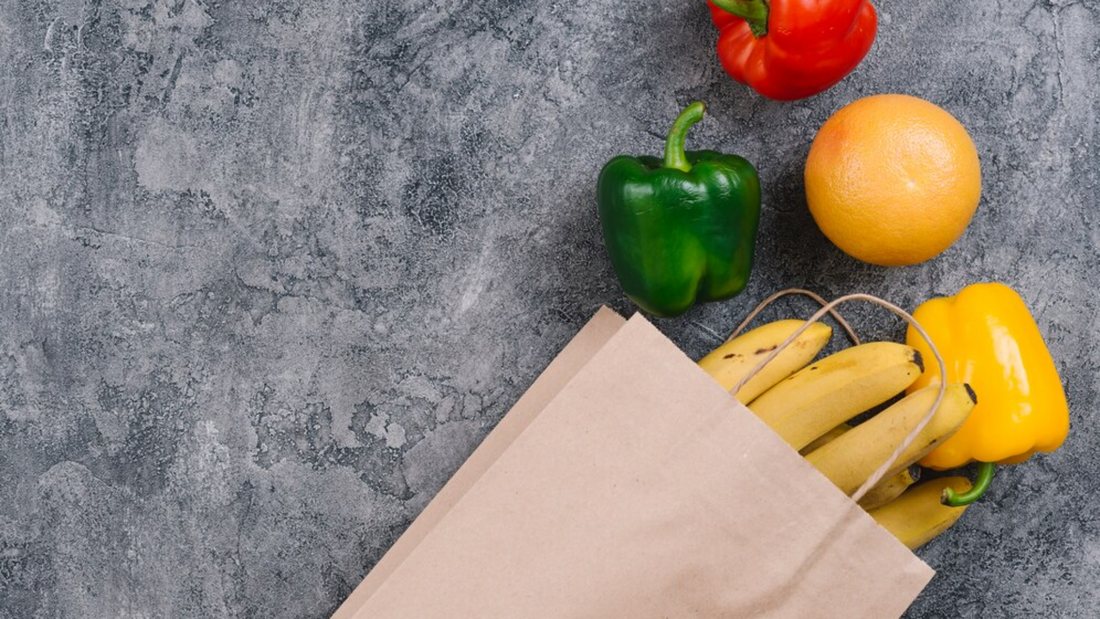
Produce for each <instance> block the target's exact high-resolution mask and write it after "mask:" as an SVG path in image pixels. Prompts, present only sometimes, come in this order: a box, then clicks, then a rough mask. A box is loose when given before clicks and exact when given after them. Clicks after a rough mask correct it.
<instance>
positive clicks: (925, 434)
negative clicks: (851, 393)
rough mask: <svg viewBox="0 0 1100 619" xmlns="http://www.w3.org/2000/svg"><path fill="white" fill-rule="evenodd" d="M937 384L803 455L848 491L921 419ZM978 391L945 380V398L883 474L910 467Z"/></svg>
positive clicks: (958, 420)
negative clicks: (887, 471)
mask: <svg viewBox="0 0 1100 619" xmlns="http://www.w3.org/2000/svg"><path fill="white" fill-rule="evenodd" d="M938 388H939V386H938V385H933V386H931V387H925V388H924V389H921V390H920V391H916V392H913V393H912V394H910V395H909V396H907V397H905V398H904V399H902V400H901V401H899V402H897V403H896V404H894V405H893V406H891V407H890V408H887V409H886V410H884V411H882V412H881V413H879V414H877V415H875V416H874V417H872V418H871V419H869V420H867V421H866V422H864V423H861V424H859V425H858V426H856V427H854V428H852V429H851V430H849V431H848V432H845V433H844V435H843V436H841V437H839V438H837V439H835V440H833V441H832V442H830V443H828V444H826V445H824V446H823V447H821V448H819V449H816V450H814V451H813V452H812V453H810V454H809V455H807V456H806V460H807V461H808V462H809V463H810V464H812V465H814V467H816V468H817V470H819V471H821V473H822V474H823V475H825V477H828V478H829V479H830V480H832V482H833V483H834V484H836V485H837V487H838V488H840V489H841V491H843V492H844V494H851V493H852V492H854V491H855V490H856V489H857V488H859V486H861V485H862V484H863V482H864V481H866V480H867V478H868V477H870V476H871V475H872V474H873V473H874V472H875V470H876V469H878V467H879V466H880V465H881V464H882V463H883V462H885V461H886V459H887V458H889V457H890V456H891V455H892V454H893V453H894V450H895V449H897V446H898V445H900V444H901V442H902V441H903V440H904V439H905V437H906V436H907V435H908V434H909V432H910V431H911V430H912V429H913V428H915V427H916V426H917V424H918V423H920V420H921V419H922V418H923V417H924V416H925V414H927V413H928V409H929V407H931V406H932V403H933V401H935V399H936V393H937V389H938ZM976 401H977V396H976V395H974V391H973V390H972V389H971V388H970V386H969V385H960V384H953V385H948V386H947V390H946V392H945V393H944V397H943V402H942V403H941V404H940V408H939V410H938V411H936V415H935V416H934V417H932V420H931V421H929V423H928V425H927V426H925V427H924V429H923V430H921V432H920V434H918V435H917V437H916V439H915V440H914V441H913V442H912V444H910V445H909V447H908V448H907V449H906V450H905V451H904V452H902V454H901V456H900V457H899V458H898V460H897V462H895V463H894V467H893V469H892V470H891V471H890V472H889V473H887V476H890V475H894V474H896V473H898V472H899V471H901V470H902V469H905V468H908V467H909V466H910V465H912V464H913V463H915V462H916V461H917V460H920V459H921V458H923V457H924V456H925V455H926V454H927V453H928V452H930V451H932V450H933V449H935V448H936V446H938V445H939V444H940V443H942V442H943V441H945V440H947V439H948V438H949V437H950V436H951V435H952V434H954V433H955V431H956V430H958V429H959V426H961V425H962V424H963V422H964V421H966V418H967V416H968V415H970V411H971V410H973V409H974V404H975V402H976Z"/></svg>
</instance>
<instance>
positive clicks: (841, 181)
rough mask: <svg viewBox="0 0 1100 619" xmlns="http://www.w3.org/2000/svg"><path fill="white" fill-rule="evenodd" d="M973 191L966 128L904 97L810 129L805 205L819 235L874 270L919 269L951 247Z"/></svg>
mask: <svg viewBox="0 0 1100 619" xmlns="http://www.w3.org/2000/svg"><path fill="white" fill-rule="evenodd" d="M981 193H982V174H981V166H980V164H979V163H978V151H977V150H976V149H975V148H974V142H973V141H972V140H971V139H970V135H969V134H968V133H967V132H966V129H965V128H964V127H963V126H962V124H960V123H959V121H958V120H956V119H955V117H954V116H952V115H951V114H950V113H948V112H947V111H946V110H944V109H943V108H940V107H938V106H936V105H935V104H933V103H929V102H928V101H925V100H923V99H918V98H917V97H910V96H907V95H875V96H873V97H867V98H864V99H860V100H858V101H855V102H853V103H850V104H848V105H846V106H844V107H843V108H841V109H840V110H839V111H838V112H837V113H835V114H833V115H832V117H831V118H829V120H827V121H825V124H824V125H822V126H821V129H820V130H818V132H817V137H815V138H814V143H813V146H811V147H810V155H809V158H808V159H807V160H806V201H807V202H808V204H809V206H810V213H811V214H812V215H813V217H814V221H816V222H817V225H818V227H820V228H821V231H822V232H824V233H825V236H827V237H829V240H830V241H832V242H833V243H835V244H836V246H837V247H839V248H840V249H842V250H844V252H845V253H847V254H848V255H850V256H852V257H854V258H858V259H860V260H863V261H865V262H870V263H872V264H878V265H882V266H900V265H906V264H916V263H918V262H924V261H925V260H928V259H929V258H932V257H934V256H936V255H938V254H940V253H941V252H943V251H944V250H945V249H947V248H948V247H950V246H951V245H952V244H953V243H954V242H955V241H956V240H958V238H959V237H960V236H962V233H963V231H964V230H966V226H967V225H968V224H969V223H970V220H971V218H973V216H974V211H975V210H976V209H977V208H978V200H979V199H980V198H981Z"/></svg>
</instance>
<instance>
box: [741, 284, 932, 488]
mask: <svg viewBox="0 0 1100 619" xmlns="http://www.w3.org/2000/svg"><path fill="white" fill-rule="evenodd" d="M789 292H791V291H786V290H785V291H783V292H782V293H778V294H777V295H772V297H774V298H772V297H769V298H768V299H767V300H766V301H765V302H764V303H763V304H761V305H766V304H767V303H770V302H771V301H773V300H775V299H776V298H779V297H780V296H783V294H788V293H789ZM801 292H802V291H799V293H801ZM810 294H811V295H813V293H810ZM813 296H816V295H813ZM819 298H820V297H819ZM848 301H868V302H870V303H874V304H875V305H878V306H880V307H885V308H886V309H888V310H890V311H892V312H894V313H895V314H897V315H898V316H901V317H902V318H903V319H904V320H905V322H907V323H909V325H910V326H912V327H913V328H914V329H916V331H917V333H919V334H920V336H921V338H923V339H924V341H925V342H926V343H927V344H928V348H929V349H930V350H931V351H932V356H933V357H935V358H936V364H937V365H938V366H939V368H940V376H941V377H943V376H947V368H946V367H945V365H944V363H943V357H942V356H940V351H939V350H938V349H937V348H936V345H935V344H933V343H932V338H930V337H928V333H927V332H926V331H925V330H924V327H922V326H920V323H918V322H917V321H916V320H915V319H914V318H913V317H912V316H911V315H910V314H909V312H906V311H905V310H903V309H901V308H900V307H898V306H896V305H894V304H893V303H890V302H889V301H885V300H883V299H880V298H878V297H876V296H873V295H869V294H848V295H844V296H842V297H839V298H837V299H834V300H833V301H831V302H829V303H825V304H824V305H823V306H822V307H821V309H819V310H818V311H817V312H816V313H814V315H813V316H810V318H809V319H807V320H806V323H805V324H803V325H802V326H801V327H799V328H798V329H797V330H796V331H795V332H794V333H793V334H791V336H790V337H788V338H787V339H786V341H784V342H783V343H782V344H780V345H779V346H776V347H775V350H773V351H771V352H770V353H769V354H768V356H767V357H764V359H763V360H762V361H761V362H760V363H759V364H757V366H756V367H754V368H753V369H752V370H750V371H749V373H748V374H746V375H745V376H744V377H743V378H741V381H740V382H738V383H737V385H735V386H734V387H733V389H731V390H730V393H737V392H739V391H740V390H741V388H742V387H744V386H745V383H747V382H749V381H750V380H752V377H753V376H756V374H757V373H758V372H759V371H760V370H761V369H762V368H763V367H764V366H765V365H767V364H769V363H771V361H772V360H773V359H775V358H776V357H777V356H779V353H781V352H783V349H785V348H786V347H787V346H790V345H791V342H794V341H795V340H797V339H798V338H799V336H801V335H802V334H803V333H804V332H805V331H806V329H808V328H809V327H810V325H811V324H813V323H815V322H817V321H819V320H821V318H822V317H824V316H825V315H826V314H829V313H832V311H833V308H835V307H836V306H838V305H840V304H841V303H847V302H848ZM760 309H762V308H761V307H758V308H757V309H756V310H754V311H753V313H751V314H749V319H750V320H751V319H752V317H754V316H755V315H756V314H757V313H759V310H760ZM835 317H836V314H834V318H835ZM746 324H748V321H747V320H746V321H745V322H743V323H742V325H741V326H740V327H738V330H737V331H734V334H736V333H738V332H739V331H740V330H741V329H743V328H744V327H745V325H746ZM845 324H846V323H845ZM731 337H732V336H731ZM857 341H858V340H857ZM939 385H940V386H939V391H938V392H937V393H936V400H935V401H934V402H932V407H931V408H930V409H928V412H927V413H926V414H925V415H924V417H922V418H921V420H920V423H918V424H917V425H916V427H914V428H913V429H912V430H911V431H910V432H909V434H908V435H907V436H906V437H905V440H903V441H902V442H901V444H900V445H898V447H897V449H895V450H894V453H892V454H890V457H889V458H887V459H886V461H885V462H883V463H882V465H881V466H879V467H878V469H876V470H875V472H874V473H873V474H872V475H871V476H870V477H869V478H867V481H865V482H863V485H862V486H860V487H859V488H858V489H856V491H855V492H854V493H853V494H852V497H851V498H852V500H853V501H859V500H860V499H862V498H863V495H865V494H867V491H868V490H870V489H871V488H874V487H875V486H876V485H878V483H879V482H880V481H882V479H883V478H884V477H886V474H887V473H889V472H890V469H891V468H892V467H893V466H894V463H896V462H897V461H898V458H899V457H901V454H902V452H903V451H905V450H906V449H908V448H909V446H910V445H912V444H913V441H915V440H917V435H919V434H920V433H921V431H922V430H924V428H925V426H927V425H928V423H929V422H930V421H932V418H933V417H935V416H936V411H938V410H939V408H940V403H941V402H943V396H944V393H945V392H946V391H947V382H946V381H944V380H942V379H941V380H940V384H939Z"/></svg>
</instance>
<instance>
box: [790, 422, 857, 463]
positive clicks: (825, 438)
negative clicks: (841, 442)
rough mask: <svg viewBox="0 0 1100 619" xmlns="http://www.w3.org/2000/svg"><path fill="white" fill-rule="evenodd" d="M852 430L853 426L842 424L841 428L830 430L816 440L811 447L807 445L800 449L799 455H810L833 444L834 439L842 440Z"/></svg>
mask: <svg viewBox="0 0 1100 619" xmlns="http://www.w3.org/2000/svg"><path fill="white" fill-rule="evenodd" d="M851 429H852V426H850V425H848V424H846V423H842V424H840V425H839V426H837V427H835V428H833V429H832V430H829V431H828V432H826V433H825V434H822V435H821V436H819V437H817V438H816V439H814V441H813V442H812V443H810V444H809V445H806V446H805V447H803V448H802V449H800V450H799V451H798V453H799V455H802V456H806V455H809V454H810V452H812V451H814V450H815V449H817V448H819V447H824V446H825V444H826V443H831V442H832V441H833V439H837V438H840V437H841V436H842V435H843V434H844V433H845V432H847V431H848V430H851Z"/></svg>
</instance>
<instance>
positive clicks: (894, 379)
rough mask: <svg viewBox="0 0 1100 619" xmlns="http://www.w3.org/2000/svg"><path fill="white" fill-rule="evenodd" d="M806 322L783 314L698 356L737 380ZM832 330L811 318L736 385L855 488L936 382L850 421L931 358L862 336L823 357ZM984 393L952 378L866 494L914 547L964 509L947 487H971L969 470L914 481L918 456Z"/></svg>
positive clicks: (838, 479)
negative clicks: (951, 503) (945, 497)
mask: <svg viewBox="0 0 1100 619" xmlns="http://www.w3.org/2000/svg"><path fill="white" fill-rule="evenodd" d="M803 324H804V323H803V321H801V320H779V321H776V322H772V323H769V324H766V325H763V326H761V327H758V328H756V329H753V330H751V331H748V332H746V333H744V334H742V335H740V336H738V337H736V338H733V339H731V340H730V341H728V342H726V343H725V344H722V345H721V346H719V347H718V348H717V349H715V350H714V351H713V352H711V353H710V354H708V355H707V356H706V357H704V358H703V359H701V360H700V361H699V366H700V367H701V368H703V370H704V371H706V372H707V373H708V374H709V375H710V376H711V377H713V378H714V379H715V380H716V381H718V382H719V383H720V384H721V385H722V386H723V387H724V388H725V389H726V390H732V389H733V388H734V387H736V386H737V384H738V383H740V382H741V380H742V379H743V378H745V377H746V376H747V375H748V374H749V373H750V372H751V371H752V370H753V369H754V368H755V367H756V366H757V365H759V364H760V362H761V361H763V360H764V359H765V358H766V357H767V356H768V355H770V354H771V353H772V352H773V351H774V350H775V349H776V348H777V347H778V346H779V345H780V344H782V343H783V342H785V341H786V340H787V339H788V338H789V337H791V336H792V335H793V334H794V333H795V331H797V330H798V329H799V328H800V327H802V325H803ZM831 337H832V329H831V328H830V327H829V326H828V325H825V324H821V323H814V324H812V325H810V326H809V327H808V328H807V329H806V330H805V331H804V332H803V333H802V334H801V335H799V337H798V338H797V339H796V340H795V341H793V342H792V343H791V344H790V345H789V346H788V347H787V348H785V349H783V350H782V351H780V353H779V354H778V355H776V357H775V359H773V360H771V361H770V362H768V364H767V365H765V366H764V367H763V368H762V369H761V370H760V371H759V372H757V374H756V375H755V376H753V377H752V378H751V379H749V380H748V381H747V382H746V383H745V384H744V385H743V386H742V387H741V388H740V390H738V392H737V393H736V394H734V395H735V396H736V397H737V399H738V400H740V401H741V402H743V403H745V405H746V406H747V407H748V408H749V410H751V411H752V412H753V413H755V414H756V415H757V416H758V417H759V418H760V419H761V420H763V421H764V423H766V424H767V425H768V426H769V427H770V428H771V429H772V430H774V431H775V432H776V434H778V435H779V436H780V437H781V438H783V440H785V441H786V442H787V443H788V444H790V446H791V447H792V448H793V449H795V450H797V451H799V452H800V453H801V454H802V455H803V456H804V457H805V458H806V460H807V461H808V462H809V463H810V464H812V465H814V467H816V468H817V470H818V471H820V472H821V473H822V474H823V475H825V477H827V478H828V479H829V480H831V481H832V482H833V483H834V484H836V485H837V487H838V488H840V489H841V490H842V491H844V493H846V494H851V493H853V492H854V491H855V490H856V489H858V488H859V487H860V486H861V485H862V484H863V483H864V482H865V481H867V479H869V478H870V477H871V475H872V474H874V472H875V471H876V470H877V469H878V467H879V466H880V465H881V464H882V463H883V462H885V461H886V460H887V459H888V458H889V457H890V455H891V454H893V452H894V450H895V449H897V447H898V446H899V445H900V444H901V443H902V441H903V440H904V439H905V437H906V436H908V435H909V433H910V432H911V431H912V430H913V429H914V428H915V427H916V426H917V425H918V424H919V423H920V421H921V419H922V418H923V417H924V416H925V414H927V412H928V410H929V408H930V407H931V406H932V403H933V402H934V401H935V399H936V395H937V393H938V387H937V386H931V387H926V388H924V389H921V390H919V391H915V392H913V393H911V394H910V395H908V396H906V397H904V398H902V399H900V400H898V401H897V402H894V403H893V404H890V405H889V406H887V407H886V408H885V409H884V410H882V411H880V412H878V413H877V414H875V415H874V416H872V417H871V418H870V419H868V420H867V421H865V422H863V423H860V424H858V425H855V426H853V425H850V424H849V423H848V422H849V421H850V420H851V419H853V418H855V417H857V416H859V415H861V414H863V413H865V412H867V411H869V410H871V409H874V408H875V407H878V406H880V405H882V404H885V403H887V402H889V401H890V400H892V399H893V398H895V397H896V396H897V395H898V394H900V393H901V392H903V391H904V390H905V389H906V388H907V387H909V386H910V385H912V384H913V383H914V382H915V381H916V380H917V378H918V377H919V376H920V375H921V374H922V373H923V372H924V365H923V362H922V359H921V356H920V353H919V352H917V350H916V349H914V348H912V347H910V346H906V345H905V344H899V343H896V342H870V343H866V344H859V345H857V346H852V347H850V348H846V349H844V350H841V351H840V352H837V353H834V354H831V355H828V356H826V357H824V358H822V359H819V360H817V361H815V360H814V359H815V358H816V357H817V355H818V353H820V352H821V350H822V349H823V348H825V345H826V344H828V342H829V339H830V338H831ZM976 402H977V396H976V395H975V394H974V391H973V390H972V389H971V388H970V386H969V385H963V384H952V385H948V386H947V388H946V392H945V394H944V398H943V401H942V402H941V403H940V407H939V409H938V410H937V412H936V414H935V416H934V417H933V418H932V420H931V421H930V422H929V423H928V424H927V425H926V426H925V427H924V428H923V429H922V430H921V431H920V432H919V433H918V434H917V436H916V439H915V440H913V441H912V443H911V444H910V445H909V446H908V447H907V448H906V449H905V450H904V451H903V452H902V454H901V456H900V457H899V458H898V459H897V462H895V464H894V465H893V467H892V470H891V471H890V472H889V473H888V474H887V475H886V476H885V477H884V478H883V479H882V481H881V482H879V483H878V484H877V485H876V486H875V487H874V488H872V489H871V490H870V491H869V492H868V493H867V494H866V495H865V496H864V497H863V498H862V499H861V500H860V502H859V503H860V505H861V506H862V507H863V508H864V509H866V510H867V511H868V513H870V515H871V516H872V517H873V518H874V519H875V520H876V521H877V522H878V523H879V524H880V525H882V526H883V527H884V528H886V529H887V530H889V531H890V532H891V533H893V534H894V536H895V537H897V538H898V539H899V540H901V541H902V542H903V543H905V544H906V545H907V546H909V547H910V548H914V549H915V548H917V547H919V546H921V545H923V544H925V543H927V542H928V541H930V540H931V539H933V538H935V537H936V536H937V535H939V534H940V533H942V532H943V531H945V530H947V528H948V527H950V526H951V525H952V524H954V522H955V521H956V520H958V518H959V517H960V516H961V515H962V513H963V511H965V510H966V508H965V507H946V506H944V505H942V504H941V502H940V496H941V494H942V492H943V490H944V489H945V488H948V487H950V488H953V489H955V490H956V491H957V492H962V491H966V490H968V489H969V488H970V482H969V481H968V480H966V479H965V478H961V477H943V478H938V479H934V480H931V481H928V482H924V483H922V484H916V482H917V480H918V479H919V477H920V467H918V466H916V463H917V461H918V460H920V459H921V458H923V457H924V456H925V455H927V454H928V453H929V452H931V451H932V450H933V449H935V448H936V447H937V446H938V445H940V444H941V443H942V442H943V441H945V440H947V439H948V438H949V437H950V436H951V435H952V434H954V433H955V431H956V430H958V429H959V427H960V426H961V425H962V424H963V422H964V421H966V418H967V416H968V415H969V414H970V411H971V410H972V409H973V408H974V404H975V403H976Z"/></svg>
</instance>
